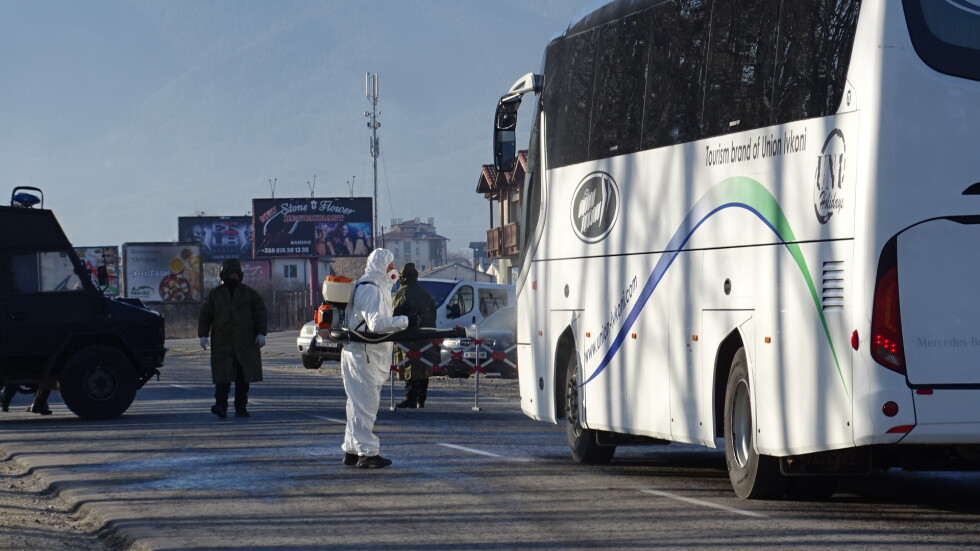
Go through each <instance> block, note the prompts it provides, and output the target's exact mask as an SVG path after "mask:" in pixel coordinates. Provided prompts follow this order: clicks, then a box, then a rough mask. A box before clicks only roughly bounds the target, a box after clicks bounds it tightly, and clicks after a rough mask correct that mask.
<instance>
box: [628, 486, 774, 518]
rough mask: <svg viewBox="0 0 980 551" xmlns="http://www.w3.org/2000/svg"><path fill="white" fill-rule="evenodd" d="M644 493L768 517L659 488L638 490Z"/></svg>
mask: <svg viewBox="0 0 980 551" xmlns="http://www.w3.org/2000/svg"><path fill="white" fill-rule="evenodd" d="M640 491H641V492H643V493H645V494H652V495H655V496H660V497H667V498H670V499H676V500H677V501H685V502H687V503H693V504H694V505H703V506H705V507H714V508H715V509H721V510H722V511H728V512H729V513H735V514H737V515H745V516H747V517H756V518H769V516H768V515H763V514H762V513H754V512H752V511H746V510H744V509H738V508H736V507H729V506H727V505H720V504H718V503H711V502H710V501H701V500H700V499H694V498H691V497H684V496H680V495H677V494H672V493H670V492H661V491H660V490H640Z"/></svg>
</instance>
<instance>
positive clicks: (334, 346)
mask: <svg viewBox="0 0 980 551" xmlns="http://www.w3.org/2000/svg"><path fill="white" fill-rule="evenodd" d="M296 347H297V348H299V353H300V355H301V356H302V357H303V367H305V368H306V369H319V368H320V366H321V365H323V360H332V361H338V360H340V351H341V350H342V349H343V346H342V345H341V344H340V343H337V342H333V341H332V340H330V339H325V338H321V337H320V335H319V334H318V333H317V327H316V322H313V321H309V322H306V324H304V325H303V328H302V329H300V331H299V337H296Z"/></svg>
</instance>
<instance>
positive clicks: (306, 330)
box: [301, 325, 316, 337]
mask: <svg viewBox="0 0 980 551" xmlns="http://www.w3.org/2000/svg"><path fill="white" fill-rule="evenodd" d="M301 334H302V335H303V336H304V337H312V336H313V335H316V326H315V325H304V326H303V331H302V333H301Z"/></svg>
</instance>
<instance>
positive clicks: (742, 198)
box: [580, 177, 849, 393]
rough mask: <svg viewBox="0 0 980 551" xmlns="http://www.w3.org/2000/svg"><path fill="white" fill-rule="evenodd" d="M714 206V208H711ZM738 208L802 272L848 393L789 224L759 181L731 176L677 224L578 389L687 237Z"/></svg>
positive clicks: (615, 346) (616, 343)
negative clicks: (760, 226)
mask: <svg viewBox="0 0 980 551" xmlns="http://www.w3.org/2000/svg"><path fill="white" fill-rule="evenodd" d="M712 205H717V206H712ZM733 207H735V208H742V209H745V210H747V211H749V212H751V213H752V214H754V215H755V216H756V217H758V218H759V220H761V221H762V222H763V224H765V225H766V227H768V228H769V229H770V230H772V232H773V233H774V234H775V235H776V237H778V238H779V239H780V241H782V242H783V244H784V245H785V246H786V248H787V249H788V250H789V252H790V254H791V255H792V257H793V259H794V261H795V262H796V264H797V267H798V268H799V269H800V271H801V272H802V275H803V278H804V280H805V281H806V285H807V287H808V289H809V291H810V296H811V300H812V301H813V303H814V306H816V309H817V314H818V315H819V317H820V322H821V324H822V325H823V330H824V334H825V336H826V338H827V342H828V344H829V346H830V351H831V353H832V355H833V357H834V363H835V364H836V367H837V374H838V376H839V377H840V380H841V383H842V384H843V386H844V390H845V391H847V392H848V393H849V391H848V389H847V383H846V382H845V381H844V375H843V373H842V372H841V367H840V361H839V360H838V358H837V350H836V347H835V346H834V341H833V339H832V338H831V335H830V328H829V327H828V325H827V320H826V318H825V317H824V315H823V310H822V309H821V308H820V299H819V297H818V295H817V291H816V288H815V287H814V285H813V279H812V278H811V277H810V270H809V268H808V267H807V265H806V260H805V259H804V258H803V253H802V251H801V250H800V247H799V245H798V244H797V243H795V241H796V236H795V234H794V232H793V230H792V228H791V227H790V225H789V221H788V220H787V219H786V216H785V215H784V214H783V211H782V209H781V208H780V207H779V203H778V202H777V201H776V198H775V197H773V196H772V194H771V193H769V190H767V189H766V188H765V187H764V186H763V185H762V184H760V183H759V182H757V181H755V180H753V179H751V178H745V177H735V178H730V179H728V180H725V181H723V182H721V183H719V184H718V185H716V186H714V187H713V188H711V189H710V190H708V192H707V193H705V194H704V196H702V197H701V199H699V200H698V202H697V203H696V204H695V205H694V207H693V208H691V210H690V212H688V214H687V216H686V217H685V218H684V221H683V222H682V223H681V225H680V227H679V228H678V229H677V231H676V232H674V235H673V237H672V238H671V239H670V241H669V242H668V243H667V246H666V247H664V250H665V251H667V252H665V253H664V254H663V256H661V257H660V260H658V261H657V265H656V266H654V269H653V272H652V273H651V274H650V276H649V277H648V278H647V281H646V283H645V284H644V285H643V290H642V291H640V294H639V296H638V297H637V300H636V304H635V305H633V308H632V309H631V310H630V313H629V315H628V316H626V318H625V319H624V320H623V326H622V327H621V328H620V330H619V332H618V333H617V334H616V338H615V339H613V342H612V344H610V346H609V350H608V351H607V352H606V354H605V355H604V356H603V357H602V360H601V361H600V362H599V365H598V366H597V367H596V369H595V371H593V372H592V374H591V375H590V376H589V377H588V378H587V379H586V380H585V381H584V382H582V384H581V385H580V386H585V385H587V384H588V383H589V382H590V381H592V380H593V379H595V378H596V377H598V376H599V375H600V374H601V373H602V372H603V371H605V369H606V368H607V367H608V366H609V364H610V362H611V361H612V359H613V357H615V356H616V354H617V353H618V352H619V350H620V347H622V345H623V342H624V341H625V340H626V335H627V334H628V333H629V331H630V329H632V328H633V324H634V323H636V319H637V318H638V317H639V316H640V313H641V312H642V311H643V308H644V307H646V303H647V300H649V299H650V297H651V296H652V295H653V292H654V291H655V290H656V289H657V286H658V285H660V281H661V280H663V277H664V275H666V273H667V270H668V269H670V266H671V265H672V264H673V263H674V260H676V259H677V255H678V254H680V253H681V252H682V251H683V249H684V246H685V245H686V244H687V242H688V241H690V239H691V237H692V236H693V235H694V233H695V232H697V230H698V228H700V227H701V225H702V224H704V222H705V221H706V220H708V218H711V217H712V216H714V215H715V214H717V213H719V212H721V211H723V210H725V209H729V208H733ZM763 211H764V212H766V213H768V215H769V216H768V217H767V216H766V215H764V214H763Z"/></svg>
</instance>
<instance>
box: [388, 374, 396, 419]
mask: <svg viewBox="0 0 980 551" xmlns="http://www.w3.org/2000/svg"><path fill="white" fill-rule="evenodd" d="M395 369H396V367H395V366H391V369H390V370H388V411H395Z"/></svg>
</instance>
